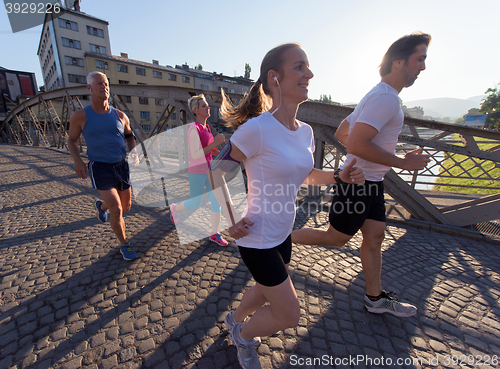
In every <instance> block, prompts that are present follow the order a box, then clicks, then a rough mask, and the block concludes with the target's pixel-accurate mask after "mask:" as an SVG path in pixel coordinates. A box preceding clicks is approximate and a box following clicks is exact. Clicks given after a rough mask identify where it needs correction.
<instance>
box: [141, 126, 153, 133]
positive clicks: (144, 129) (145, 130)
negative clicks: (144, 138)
mask: <svg viewBox="0 0 500 369" xmlns="http://www.w3.org/2000/svg"><path fill="white" fill-rule="evenodd" d="M141 127H142V130H143V131H144V132H149V131H151V125H149V124H141Z"/></svg>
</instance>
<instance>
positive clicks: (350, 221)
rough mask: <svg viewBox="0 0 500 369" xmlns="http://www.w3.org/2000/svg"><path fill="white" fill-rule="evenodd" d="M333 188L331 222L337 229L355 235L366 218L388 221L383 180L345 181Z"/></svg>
mask: <svg viewBox="0 0 500 369" xmlns="http://www.w3.org/2000/svg"><path fill="white" fill-rule="evenodd" d="M333 189H334V195H333V197H332V204H331V206H330V224H331V225H332V227H333V228H335V229H336V230H337V231H339V232H342V233H345V234H347V235H349V236H354V235H355V234H356V232H357V231H359V229H360V228H361V227H362V226H363V224H364V223H365V220H366V219H373V220H377V221H379V222H385V221H386V217H385V200H384V182H383V181H379V182H374V181H365V183H364V184H362V185H357V184H353V183H343V184H338V185H335V186H334V187H333Z"/></svg>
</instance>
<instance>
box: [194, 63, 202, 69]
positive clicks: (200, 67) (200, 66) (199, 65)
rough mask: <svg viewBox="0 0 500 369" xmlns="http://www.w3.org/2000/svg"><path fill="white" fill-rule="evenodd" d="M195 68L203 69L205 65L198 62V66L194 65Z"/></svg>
mask: <svg viewBox="0 0 500 369" xmlns="http://www.w3.org/2000/svg"><path fill="white" fill-rule="evenodd" d="M194 69H198V70H203V65H201V64H198V65H197V66H195V67H194Z"/></svg>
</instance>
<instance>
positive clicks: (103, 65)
mask: <svg viewBox="0 0 500 369" xmlns="http://www.w3.org/2000/svg"><path fill="white" fill-rule="evenodd" d="M95 67H96V68H101V69H108V62H107V61H104V60H96V61H95Z"/></svg>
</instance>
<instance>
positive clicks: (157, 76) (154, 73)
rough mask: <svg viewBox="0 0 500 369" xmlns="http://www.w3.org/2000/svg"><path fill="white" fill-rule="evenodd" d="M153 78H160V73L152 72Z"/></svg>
mask: <svg viewBox="0 0 500 369" xmlns="http://www.w3.org/2000/svg"><path fill="white" fill-rule="evenodd" d="M153 77H155V78H161V72H160V71H158V70H154V71H153Z"/></svg>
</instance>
